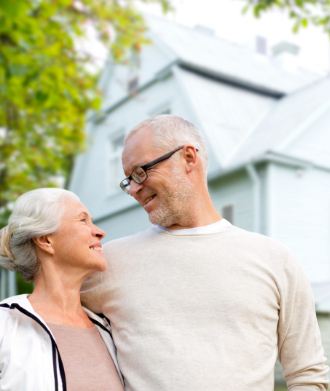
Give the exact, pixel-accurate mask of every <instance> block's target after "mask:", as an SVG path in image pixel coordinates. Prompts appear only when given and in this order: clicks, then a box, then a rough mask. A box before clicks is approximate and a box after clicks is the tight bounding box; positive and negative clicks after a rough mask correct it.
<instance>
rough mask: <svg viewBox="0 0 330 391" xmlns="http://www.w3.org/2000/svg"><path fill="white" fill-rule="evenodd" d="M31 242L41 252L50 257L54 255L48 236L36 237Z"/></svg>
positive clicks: (51, 242)
mask: <svg viewBox="0 0 330 391" xmlns="http://www.w3.org/2000/svg"><path fill="white" fill-rule="evenodd" d="M33 241H34V243H35V245H36V246H37V247H39V248H40V250H43V251H45V252H46V253H48V254H51V255H53V254H55V250H54V248H53V241H52V240H51V238H50V235H44V236H38V237H37V238H33Z"/></svg>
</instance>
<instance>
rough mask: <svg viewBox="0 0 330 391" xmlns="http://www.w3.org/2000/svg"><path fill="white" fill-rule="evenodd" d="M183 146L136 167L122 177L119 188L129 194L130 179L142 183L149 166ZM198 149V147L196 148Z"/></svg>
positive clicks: (168, 156) (146, 175)
mask: <svg viewBox="0 0 330 391" xmlns="http://www.w3.org/2000/svg"><path fill="white" fill-rule="evenodd" d="M182 148H184V145H182V146H181V147H179V148H176V149H174V151H171V152H168V153H166V154H165V155H163V156H161V157H159V158H157V159H155V160H153V161H152V162H150V163H147V164H144V165H143V166H139V167H136V168H135V169H134V170H133V171H132V172H131V175H130V176H128V177H127V178H125V179H123V180H122V181H121V182H120V187H121V189H122V190H123V191H124V192H125V193H126V194H129V189H130V185H131V181H134V182H135V183H137V184H138V185H140V184H141V183H143V182H144V181H146V180H147V179H148V173H147V171H148V169H149V168H151V167H152V166H155V165H156V164H158V163H160V162H162V161H164V160H166V159H168V158H170V157H171V156H172V155H173V154H174V153H175V152H177V151H180V149H182ZM196 151H198V149H196Z"/></svg>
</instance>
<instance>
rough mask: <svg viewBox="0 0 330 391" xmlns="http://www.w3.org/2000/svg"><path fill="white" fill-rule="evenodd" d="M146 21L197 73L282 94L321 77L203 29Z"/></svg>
mask: <svg viewBox="0 0 330 391" xmlns="http://www.w3.org/2000/svg"><path fill="white" fill-rule="evenodd" d="M146 19H147V23H148V24H149V26H150V29H151V30H152V32H153V33H155V34H157V36H158V37H159V38H160V39H161V40H162V41H163V42H164V43H165V45H166V46H168V47H169V48H170V49H171V50H172V52H173V53H175V54H176V55H177V57H178V58H179V59H180V60H181V62H182V63H183V64H185V65H187V66H190V67H192V68H194V69H196V70H202V71H204V72H206V73H208V74H212V75H215V76H218V77H223V78H225V79H227V80H230V81H233V82H237V83H242V84H245V85H246V86H251V87H254V88H258V89H260V90H264V91H270V92H273V93H279V94H281V93H290V92H293V91H295V90H297V89H299V88H301V87H302V86H304V85H306V84H308V83H311V82H312V81H315V80H317V79H318V78H319V77H320V76H319V75H316V74H314V73H311V72H308V71H306V70H299V69H298V70H297V72H288V71H285V70H283V69H282V68H281V67H280V66H279V65H278V64H276V63H274V62H273V61H271V59H269V58H267V57H265V56H260V55H256V54H254V53H252V52H251V50H249V49H248V48H246V47H243V46H241V45H238V44H235V43H232V42H229V41H226V40H223V39H220V38H218V37H216V36H212V35H210V34H207V33H205V32H202V31H201V30H200V29H193V28H188V27H184V26H182V25H179V24H176V23H172V22H169V21H168V20H166V19H164V18H157V17H154V16H153V17H150V16H147V18H146Z"/></svg>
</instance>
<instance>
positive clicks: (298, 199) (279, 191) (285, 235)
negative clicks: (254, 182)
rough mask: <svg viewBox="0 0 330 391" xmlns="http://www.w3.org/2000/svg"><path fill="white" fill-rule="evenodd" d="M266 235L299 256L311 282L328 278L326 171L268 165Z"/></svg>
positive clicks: (329, 197) (329, 201) (329, 217)
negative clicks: (268, 184) (269, 194)
mask: <svg viewBox="0 0 330 391" xmlns="http://www.w3.org/2000/svg"><path fill="white" fill-rule="evenodd" d="M271 186H272V189H271V194H272V204H271V205H270V206H269V208H270V213H271V215H272V216H271V220H270V223H271V229H270V230H269V232H270V236H272V237H273V238H274V239H277V240H279V241H280V242H282V243H284V244H286V245H287V246H288V247H290V249H291V250H292V251H293V252H294V253H295V255H296V256H297V257H298V259H299V260H300V262H301V264H302V266H303V268H304V269H305V271H306V273H307V275H308V276H309V279H310V282H311V283H319V282H323V281H329V280H330V240H329V237H330V194H329V192H327V191H325V190H326V189H329V188H330V175H329V172H326V171H322V170H319V169H315V168H306V169H301V168H293V167H288V166H285V165H280V164H273V165H272V183H271Z"/></svg>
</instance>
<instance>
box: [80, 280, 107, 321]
mask: <svg viewBox="0 0 330 391" xmlns="http://www.w3.org/2000/svg"><path fill="white" fill-rule="evenodd" d="M103 273H104V272H97V273H94V274H92V275H91V276H89V277H88V278H86V280H85V281H84V282H83V284H82V286H81V290H80V300H81V303H82V304H83V305H84V306H85V307H86V308H88V309H89V310H91V311H93V312H95V313H97V314H100V313H102V303H101V292H102V283H103V278H104V276H103Z"/></svg>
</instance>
